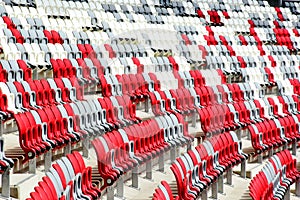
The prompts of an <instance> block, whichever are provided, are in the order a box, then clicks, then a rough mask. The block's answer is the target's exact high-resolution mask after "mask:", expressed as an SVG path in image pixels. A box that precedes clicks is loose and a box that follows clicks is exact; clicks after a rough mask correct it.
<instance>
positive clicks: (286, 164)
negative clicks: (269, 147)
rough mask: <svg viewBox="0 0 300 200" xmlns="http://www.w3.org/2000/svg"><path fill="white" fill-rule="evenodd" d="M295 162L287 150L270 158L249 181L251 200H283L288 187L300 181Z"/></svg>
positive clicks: (299, 173)
mask: <svg viewBox="0 0 300 200" xmlns="http://www.w3.org/2000/svg"><path fill="white" fill-rule="evenodd" d="M296 162H297V161H296V159H294V158H293V157H292V155H291V153H290V152H289V151H288V150H285V151H281V152H279V153H277V154H275V155H274V156H272V157H271V158H270V159H269V160H268V161H267V163H266V164H265V165H264V167H263V169H262V170H261V171H260V172H259V173H258V174H256V176H255V177H254V178H253V179H252V180H251V183H250V185H249V190H250V196H251V197H252V199H253V200H256V199H284V198H285V195H286V193H287V190H288V189H289V187H290V186H291V185H292V184H293V183H295V182H297V181H299V179H300V172H299V171H298V170H297V168H296Z"/></svg>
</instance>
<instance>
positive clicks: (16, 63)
mask: <svg viewBox="0 0 300 200" xmlns="http://www.w3.org/2000/svg"><path fill="white" fill-rule="evenodd" d="M0 68H1V69H0V75H1V77H0V82H6V81H27V80H29V79H31V76H32V70H31V69H30V68H29V66H28V65H27V64H26V62H25V61H24V60H0Z"/></svg>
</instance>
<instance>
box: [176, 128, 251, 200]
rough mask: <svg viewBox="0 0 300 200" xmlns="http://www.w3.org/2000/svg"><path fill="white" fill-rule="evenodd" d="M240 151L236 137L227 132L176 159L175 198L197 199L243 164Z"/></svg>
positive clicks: (243, 156)
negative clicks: (230, 171)
mask: <svg viewBox="0 0 300 200" xmlns="http://www.w3.org/2000/svg"><path fill="white" fill-rule="evenodd" d="M241 148H242V147H241V143H240V141H239V140H238V138H237V136H236V134H235V133H234V132H226V133H223V134H220V135H216V136H214V137H212V138H209V139H207V140H205V141H204V142H203V143H202V144H200V145H198V146H196V147H195V148H193V149H192V150H189V151H188V152H187V153H185V154H184V155H183V156H181V157H179V158H177V159H176V161H175V162H174V163H173V164H172V165H171V170H172V172H173V174H174V176H175V178H176V183H177V189H178V199H197V198H198V197H199V196H200V195H201V193H203V192H204V191H206V190H207V189H208V188H209V187H210V186H211V185H212V184H214V183H216V182H217V180H218V178H219V177H220V176H222V175H223V174H224V173H225V172H226V171H227V170H229V169H231V168H232V167H234V166H236V165H238V164H240V163H242V162H245V160H246V159H247V157H248V156H247V155H246V154H244V153H243V152H242V151H241ZM214 198H216V197H214Z"/></svg>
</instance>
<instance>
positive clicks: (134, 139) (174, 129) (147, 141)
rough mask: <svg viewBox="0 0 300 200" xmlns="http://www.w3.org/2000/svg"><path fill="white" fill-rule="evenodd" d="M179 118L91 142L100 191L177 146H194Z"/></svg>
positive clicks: (123, 130)
mask: <svg viewBox="0 0 300 200" xmlns="http://www.w3.org/2000/svg"><path fill="white" fill-rule="evenodd" d="M183 123H184V121H183V118H182V116H180V115H174V114H170V115H162V116H160V117H155V118H153V119H149V120H146V121H143V122H141V123H139V124H134V125H131V126H128V127H124V128H119V129H117V130H114V131H111V132H107V133H106V134H104V135H102V136H100V137H97V138H96V139H94V140H93V141H92V144H93V147H94V149H95V151H96V154H97V161H98V171H99V173H100V175H101V177H102V178H103V180H104V181H103V185H102V186H101V189H102V190H103V189H105V188H107V187H108V186H111V185H113V184H114V183H115V182H116V181H117V180H118V178H119V177H120V176H121V175H123V174H126V173H127V172H129V171H131V170H132V169H133V168H135V167H136V166H138V165H141V164H143V163H146V162H148V161H150V160H151V159H153V158H155V157H157V156H159V155H160V154H162V153H164V152H166V151H168V150H170V149H171V148H174V147H177V146H183V145H186V144H188V143H190V142H191V140H192V137H191V136H190V135H189V134H188V133H187V129H186V127H185V124H183Z"/></svg>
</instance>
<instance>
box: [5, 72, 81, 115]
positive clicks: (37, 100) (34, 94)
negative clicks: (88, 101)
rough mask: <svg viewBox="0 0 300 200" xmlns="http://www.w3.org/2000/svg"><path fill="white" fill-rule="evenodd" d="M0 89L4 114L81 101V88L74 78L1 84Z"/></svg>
mask: <svg viewBox="0 0 300 200" xmlns="http://www.w3.org/2000/svg"><path fill="white" fill-rule="evenodd" d="M0 88H1V92H2V94H3V95H6V98H7V108H6V109H7V110H2V111H4V112H9V111H11V112H14V113H18V112H24V111H26V110H30V109H37V108H40V107H46V106H51V105H55V104H61V103H63V102H74V101H77V100H82V99H83V91H82V88H81V87H80V86H79V84H78V81H77V79H76V78H75V77H73V78H71V79H67V78H55V79H41V80H31V79H30V80H28V81H20V82H18V81H14V82H5V83H3V82H2V83H0Z"/></svg>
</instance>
